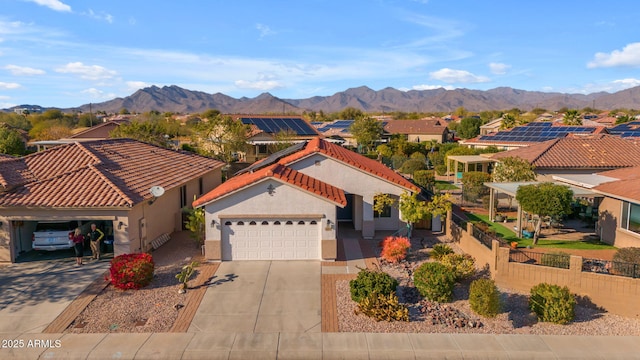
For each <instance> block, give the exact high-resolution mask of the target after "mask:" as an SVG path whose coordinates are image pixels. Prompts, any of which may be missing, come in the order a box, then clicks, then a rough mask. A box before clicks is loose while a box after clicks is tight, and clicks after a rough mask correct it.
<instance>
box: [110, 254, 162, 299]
mask: <svg viewBox="0 0 640 360" xmlns="http://www.w3.org/2000/svg"><path fill="white" fill-rule="evenodd" d="M154 266H155V264H154V263H153V257H151V255H150V254H147V253H141V254H124V255H119V256H116V257H114V258H113V260H111V267H110V268H109V273H110V275H111V276H110V279H109V281H110V282H111V284H112V285H113V286H115V287H117V288H118V289H123V290H128V289H140V288H142V287H145V286H147V285H149V283H151V280H153V270H154Z"/></svg>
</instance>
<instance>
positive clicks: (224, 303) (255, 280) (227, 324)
mask: <svg viewBox="0 0 640 360" xmlns="http://www.w3.org/2000/svg"><path fill="white" fill-rule="evenodd" d="M320 294H321V264H320V262H319V261H230V262H223V263H221V264H220V267H219V268H218V270H217V271H216V276H215V277H214V278H213V279H212V280H211V282H210V285H209V288H208V289H207V291H206V294H205V296H204V298H203V299H202V302H201V303H200V307H199V308H198V311H197V312H196V315H195V317H194V319H193V321H192V322H191V326H190V327H189V330H188V331H189V332H212V333H223V332H224V333H232V332H238V333H273V332H288V333H305V332H315V333H319V332H320V330H321V327H320V321H321V303H320V296H321V295H320Z"/></svg>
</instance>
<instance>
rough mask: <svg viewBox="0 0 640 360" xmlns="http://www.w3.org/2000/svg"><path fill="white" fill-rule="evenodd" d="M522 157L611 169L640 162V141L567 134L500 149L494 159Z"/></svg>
mask: <svg viewBox="0 0 640 360" xmlns="http://www.w3.org/2000/svg"><path fill="white" fill-rule="evenodd" d="M509 156H512V157H519V158H521V159H524V160H527V161H528V162H529V163H531V164H532V165H534V166H535V167H536V168H543V169H545V168H546V169H548V168H566V169H569V168H571V169H611V168H622V167H629V166H635V165H640V142H634V141H631V140H627V139H623V138H620V137H618V136H613V135H607V134H598V135H591V136H567V137H564V138H559V139H553V140H548V141H544V142H541V143H538V144H533V145H530V146H527V147H522V148H519V149H514V150H509V151H504V152H499V153H496V154H493V155H492V156H491V158H492V159H497V160H500V159H503V158H505V157H509Z"/></svg>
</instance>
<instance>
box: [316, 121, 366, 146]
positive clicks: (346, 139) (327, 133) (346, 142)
mask: <svg viewBox="0 0 640 360" xmlns="http://www.w3.org/2000/svg"><path fill="white" fill-rule="evenodd" d="M354 122H355V120H334V121H328V122H313V123H311V125H313V126H314V127H315V128H316V129H318V132H319V133H320V134H322V136H324V137H325V139H329V141H331V142H335V143H340V144H341V145H343V146H351V147H356V146H358V141H357V140H356V139H355V138H354V137H353V134H351V131H350V130H349V128H350V127H351V125H352V124H353V123H354Z"/></svg>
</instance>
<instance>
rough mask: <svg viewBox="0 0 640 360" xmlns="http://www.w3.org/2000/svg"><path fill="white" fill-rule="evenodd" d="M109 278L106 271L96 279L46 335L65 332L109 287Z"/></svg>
mask: <svg viewBox="0 0 640 360" xmlns="http://www.w3.org/2000/svg"><path fill="white" fill-rule="evenodd" d="M108 276H109V271H106V272H105V273H104V274H103V275H101V276H100V277H98V278H97V279H95V280H94V281H93V282H92V283H91V284H90V285H89V286H87V288H86V289H84V291H83V292H81V293H80V295H78V296H77V297H76V298H75V299H74V300H73V301H72V302H71V304H69V306H67V308H66V309H64V310H63V311H62V313H60V315H58V317H56V318H55V320H53V321H52V322H51V323H50V324H49V325H48V326H47V327H46V328H45V329H44V330H43V331H42V332H43V333H45V334H57V333H62V332H64V331H65V330H66V329H67V328H68V327H69V326H70V325H71V324H72V323H73V321H74V320H75V319H76V318H77V317H78V316H80V313H82V311H83V310H84V309H85V308H86V307H87V306H89V304H90V303H91V302H92V301H93V299H95V298H96V296H98V294H100V292H101V291H102V290H104V288H105V287H107V285H109V281H108V280H106V278H107V277H108Z"/></svg>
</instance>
